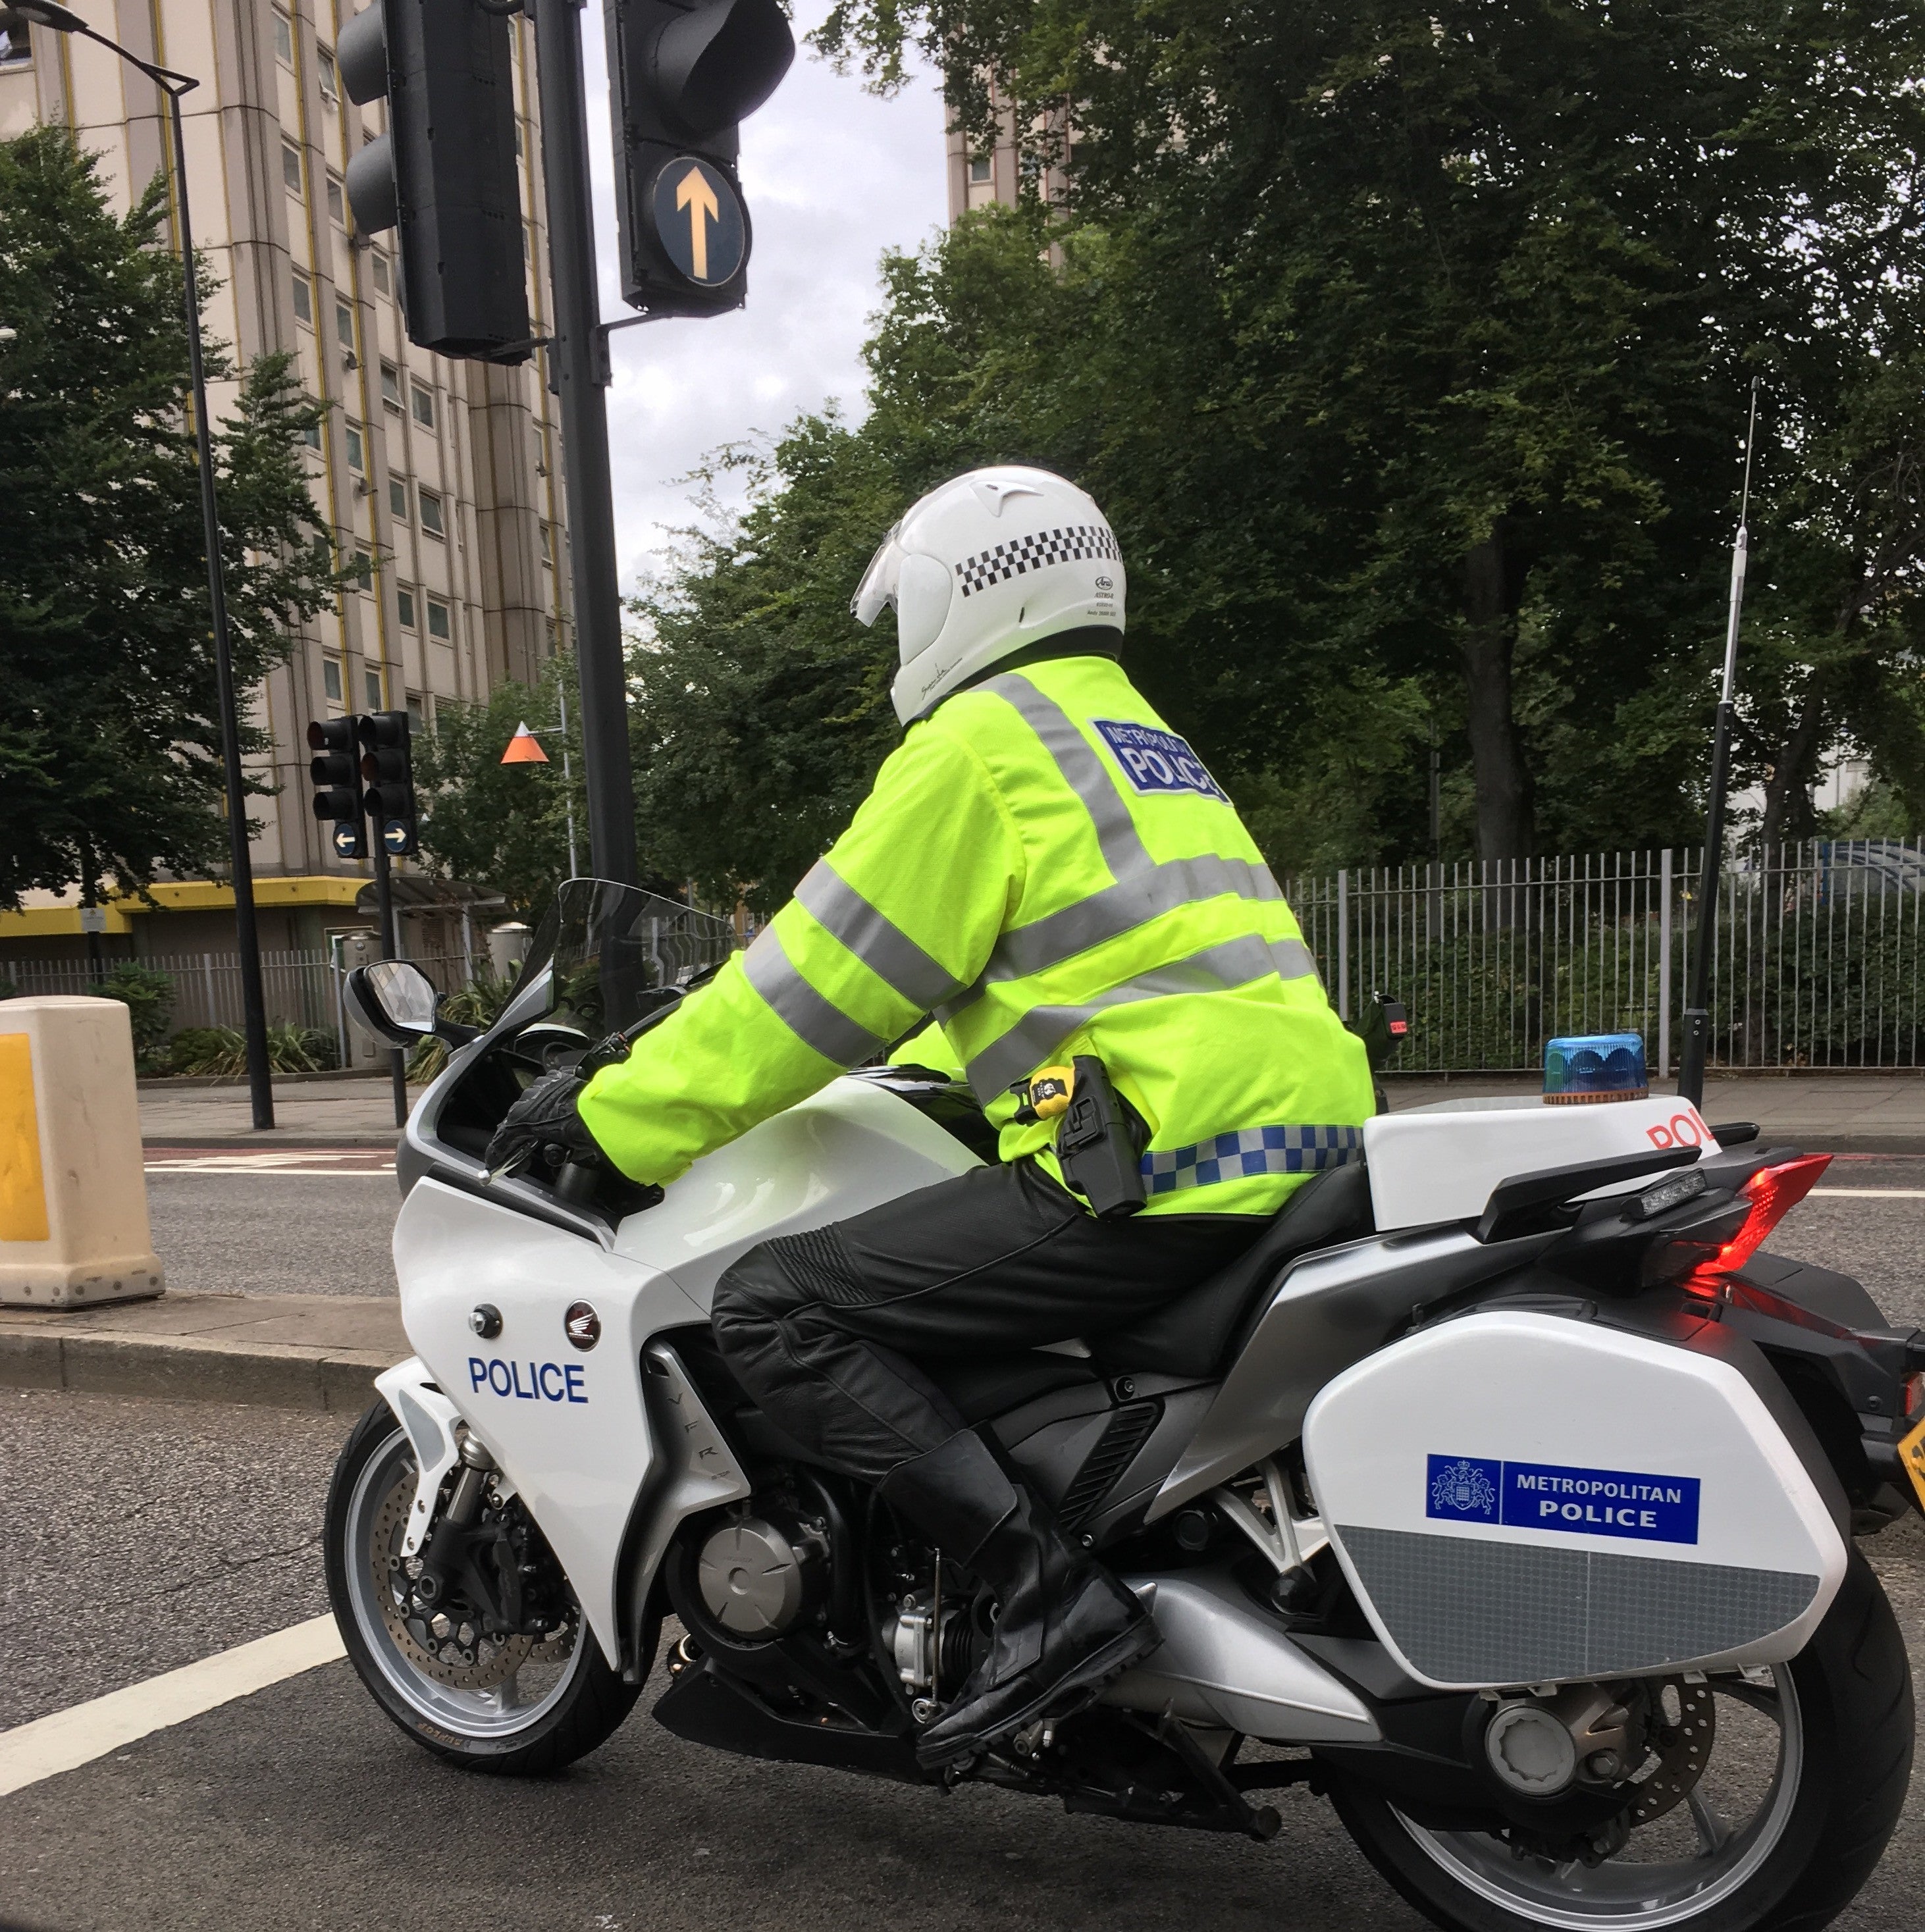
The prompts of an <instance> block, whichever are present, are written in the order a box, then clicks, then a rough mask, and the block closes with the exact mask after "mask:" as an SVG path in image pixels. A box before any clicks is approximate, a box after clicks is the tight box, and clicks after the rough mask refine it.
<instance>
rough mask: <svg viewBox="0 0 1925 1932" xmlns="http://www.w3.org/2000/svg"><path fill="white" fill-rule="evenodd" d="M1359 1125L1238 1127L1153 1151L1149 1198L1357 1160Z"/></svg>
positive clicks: (1146, 1173) (1147, 1170)
mask: <svg viewBox="0 0 1925 1932" xmlns="http://www.w3.org/2000/svg"><path fill="white" fill-rule="evenodd" d="M1363 1151H1364V1130H1363V1129H1362V1127H1239V1128H1238V1129H1237V1130H1236V1131H1235V1132H1234V1133H1227V1134H1212V1136H1210V1138H1209V1139H1208V1140H1206V1141H1199V1142H1197V1144H1196V1145H1194V1147H1184V1148H1152V1150H1151V1151H1150V1152H1149V1153H1148V1154H1145V1155H1144V1156H1143V1179H1144V1180H1145V1181H1146V1182H1147V1183H1148V1184H1149V1191H1150V1193H1152V1195H1157V1194H1173V1193H1176V1190H1178V1189H1179V1188H1181V1187H1212V1186H1214V1185H1215V1183H1217V1182H1218V1181H1242V1180H1244V1179H1245V1178H1247V1177H1248V1176H1249V1175H1253V1174H1319V1173H1321V1172H1323V1169H1326V1168H1329V1167H1341V1166H1343V1165H1344V1163H1345V1162H1346V1161H1349V1160H1357V1159H1359V1157H1361V1156H1362V1153H1363Z"/></svg>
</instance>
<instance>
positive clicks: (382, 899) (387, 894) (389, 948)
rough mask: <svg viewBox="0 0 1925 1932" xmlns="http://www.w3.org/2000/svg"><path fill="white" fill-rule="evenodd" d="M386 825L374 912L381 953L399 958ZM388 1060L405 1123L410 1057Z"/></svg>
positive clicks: (379, 845)
mask: <svg viewBox="0 0 1925 1932" xmlns="http://www.w3.org/2000/svg"><path fill="white" fill-rule="evenodd" d="M383 829H384V828H383V827H382V826H378V825H377V826H375V827H374V841H373V845H374V910H375V916H376V917H377V919H380V922H381V957H382V958H383V959H399V958H400V957H401V947H400V945H399V944H398V941H397V940H396V938H395V897H394V888H393V886H392V882H391V881H390V880H389V865H388V841H387V840H386V838H383V836H382V832H383ZM388 1061H389V1065H390V1066H391V1067H392V1068H393V1070H394V1076H395V1126H396V1127H406V1126H407V1056H406V1055H404V1053H403V1052H401V1049H400V1048H399V1047H395V1049H393V1050H392V1052H390V1053H389V1055H388Z"/></svg>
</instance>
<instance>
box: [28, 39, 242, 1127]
mask: <svg viewBox="0 0 1925 1932" xmlns="http://www.w3.org/2000/svg"><path fill="white" fill-rule="evenodd" d="M15 23H26V24H28V25H29V26H36V27H45V28H48V29H50V31H53V32H54V33H56V34H80V36H81V37H82V38H83V39H85V40H92V41H94V42H95V43H96V44H97V45H98V46H104V47H105V48H107V49H108V50H109V51H110V52H113V53H116V54H118V55H119V56H120V58H122V60H124V61H125V62H127V64H128V66H130V67H132V68H137V69H139V71H140V72H141V73H142V74H145V75H146V77H147V78H148V79H149V80H151V81H152V83H154V85H155V86H156V87H158V89H160V90H161V92H162V93H163V94H164V95H166V96H167V107H168V116H167V118H168V120H169V121H170V123H171V124H172V127H173V148H174V182H175V187H176V192H177V193H178V195H179V202H178V204H177V205H178V206H179V210H180V225H181V228H180V233H181V287H182V309H183V311H184V313H185V317H186V321H187V349H188V378H189V381H190V383H191V387H192V391H193V395H194V449H195V452H196V454H197V456H198V458H199V459H200V517H201V525H202V530H203V535H204V536H205V538H206V545H207V601H208V607H209V615H210V616H211V617H212V621H213V625H214V673H215V685H216V689H217V694H218V699H219V702H220V706H221V760H222V763H223V765H224V769H225V772H226V778H227V838H228V850H229V854H230V860H231V865H232V870H233V880H234V928H235V938H236V944H237V945H238V947H239V953H240V965H241V1006H242V1030H243V1031H244V1032H245V1035H246V1038H247V1047H248V1097H249V1099H250V1100H251V1103H252V1104H253V1109H254V1125H255V1127H257V1128H267V1127H272V1126H273V1125H274V1087H273V1083H272V1080H271V1079H270V1078H269V1070H268V1061H267V999H266V993H265V992H264V990H263V987H262V985H261V972H260V935H259V933H258V932H257V929H256V926H255V923H254V864H253V861H252V859H251V855H250V854H249V853H248V814H247V808H246V793H245V790H243V786H244V784H245V779H244V778H243V776H242V771H241V728H240V716H239V711H238V709H237V708H236V700H235V694H234V652H233V641H232V640H231V639H230V637H229V635H228V631H227V585H226V583H225V581H224V578H223V575H222V572H221V518H220V511H219V506H218V504H217V502H216V501H215V493H214V441H213V432H212V426H211V425H210V424H209V420H208V413H207V377H206V369H205V368H204V366H203V361H202V357H201V350H200V299H199V296H198V293H197V290H196V289H195V287H194V230H193V228H192V226H191V223H190V222H189V220H188V192H187V136H186V133H185V129H184V127H183V124H182V114H181V97H182V95H185V94H188V93H191V92H192V91H193V90H194V89H195V88H197V87H198V86H200V82H199V81H197V80H194V78H193V77H191V76H190V75H188V74H176V73H174V72H173V71H172V70H171V69H170V68H164V67H155V66H154V65H152V63H151V62H147V61H144V60H142V59H141V58H140V56H139V55H136V54H131V53H129V52H128V50H127V49H126V48H125V47H124V46H121V45H120V43H119V42H118V41H117V40H109V39H108V38H107V36H106V35H105V34H98V33H96V32H95V31H94V29H93V28H92V27H90V26H88V25H87V23H86V21H84V20H82V19H81V18H80V15H79V14H77V13H73V12H71V11H70V10H68V8H67V7H62V6H59V5H56V4H55V0H6V4H5V5H0V28H8V27H11V26H14V24H15Z"/></svg>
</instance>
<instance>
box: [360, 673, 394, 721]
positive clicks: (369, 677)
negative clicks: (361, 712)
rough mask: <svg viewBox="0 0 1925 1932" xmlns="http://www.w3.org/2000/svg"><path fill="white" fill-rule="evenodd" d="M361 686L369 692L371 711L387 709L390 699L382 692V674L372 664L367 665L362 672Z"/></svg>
mask: <svg viewBox="0 0 1925 1932" xmlns="http://www.w3.org/2000/svg"><path fill="white" fill-rule="evenodd" d="M361 688H362V690H364V691H366V692H367V694H368V709H369V710H370V711H385V710H386V709H387V708H388V700H386V698H385V697H383V696H382V694H381V673H380V672H379V671H378V670H376V669H375V668H374V666H373V665H372V664H368V665H366V666H365V667H363V669H362V673H361Z"/></svg>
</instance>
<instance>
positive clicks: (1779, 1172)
mask: <svg viewBox="0 0 1925 1932" xmlns="http://www.w3.org/2000/svg"><path fill="white" fill-rule="evenodd" d="M1830 1165H1831V1157H1830V1154H1800V1156H1799V1157H1798V1158H1797V1160H1788V1161H1785V1162H1784V1163H1782V1164H1781V1165H1779V1166H1776V1167H1761V1168H1760V1169H1758V1172H1756V1173H1755V1174H1754V1175H1752V1177H1751V1178H1750V1179H1749V1181H1746V1183H1745V1184H1744V1185H1743V1187H1740V1189H1739V1190H1738V1199H1740V1200H1741V1201H1746V1202H1749V1203H1750V1205H1751V1212H1750V1213H1749V1214H1748V1215H1747V1216H1746V1217H1745V1223H1744V1226H1743V1227H1742V1228H1740V1229H1739V1230H1738V1231H1737V1233H1736V1234H1735V1235H1733V1236H1732V1237H1731V1239H1730V1240H1729V1241H1727V1242H1726V1243H1725V1245H1724V1246H1723V1247H1722V1248H1720V1249H1719V1250H1718V1252H1717V1253H1716V1255H1715V1256H1713V1258H1712V1259H1710V1261H1708V1262H1703V1263H1701V1264H1700V1265H1699V1266H1698V1268H1696V1269H1695V1271H1693V1273H1692V1277H1691V1280H1689V1282H1688V1283H1686V1287H1687V1288H1693V1287H1704V1286H1715V1285H1716V1282H1717V1280H1718V1277H1720V1276H1721V1275H1728V1274H1737V1271H1738V1270H1739V1269H1740V1268H1743V1266H1744V1265H1745V1263H1746V1262H1748V1261H1749V1260H1750V1259H1751V1258H1752V1256H1753V1255H1755V1253H1757V1252H1758V1250H1759V1249H1760V1248H1761V1247H1763V1246H1764V1242H1765V1240H1766V1238H1767V1237H1768V1236H1769V1235H1770V1232H1771V1231H1772V1229H1773V1228H1775V1227H1776V1226H1777V1225H1778V1223H1779V1222H1780V1221H1782V1220H1784V1218H1785V1216H1786V1215H1787V1214H1789V1213H1790V1212H1791V1210H1792V1209H1793V1208H1795V1207H1796V1206H1797V1205H1798V1203H1799V1202H1800V1201H1802V1200H1803V1199H1804V1198H1805V1196H1806V1195H1807V1194H1809V1193H1810V1192H1811V1191H1812V1188H1813V1187H1815V1186H1816V1185H1817V1184H1818V1178H1819V1177H1820V1176H1821V1175H1822V1174H1823V1173H1824V1171H1825V1169H1827V1167H1829V1166H1830Z"/></svg>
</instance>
